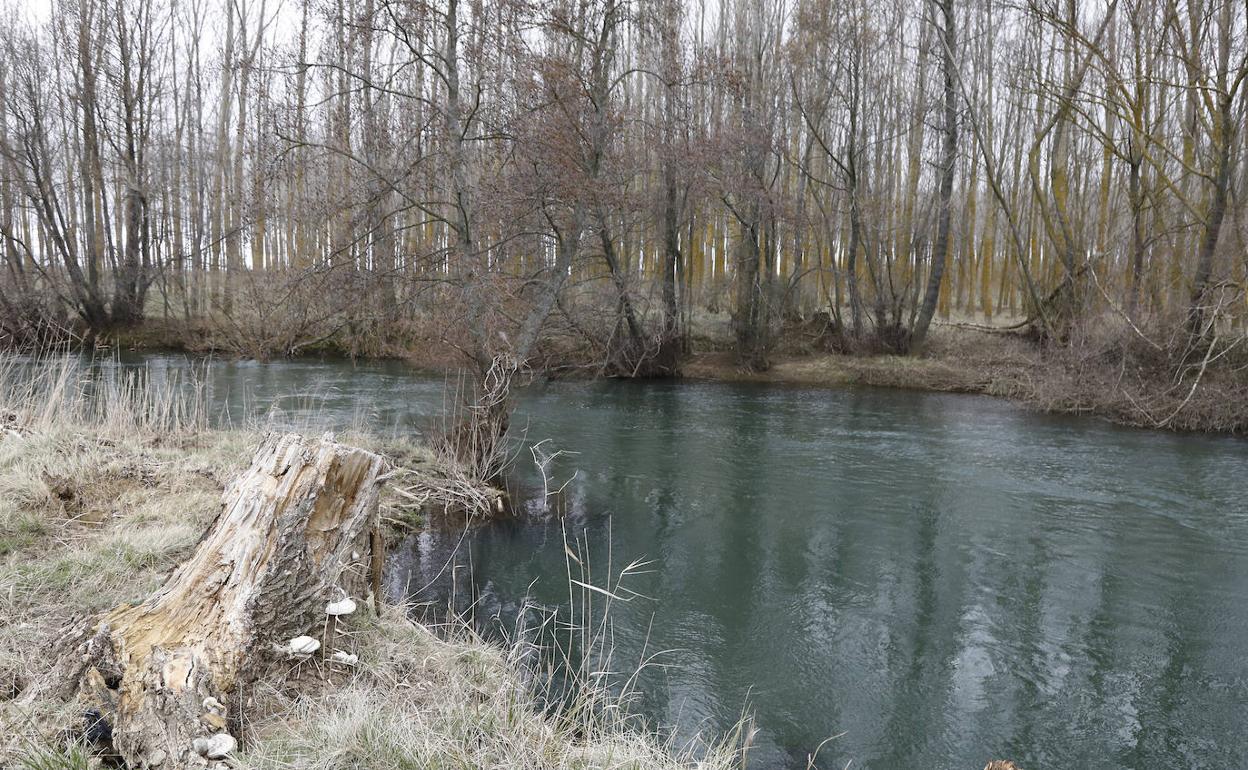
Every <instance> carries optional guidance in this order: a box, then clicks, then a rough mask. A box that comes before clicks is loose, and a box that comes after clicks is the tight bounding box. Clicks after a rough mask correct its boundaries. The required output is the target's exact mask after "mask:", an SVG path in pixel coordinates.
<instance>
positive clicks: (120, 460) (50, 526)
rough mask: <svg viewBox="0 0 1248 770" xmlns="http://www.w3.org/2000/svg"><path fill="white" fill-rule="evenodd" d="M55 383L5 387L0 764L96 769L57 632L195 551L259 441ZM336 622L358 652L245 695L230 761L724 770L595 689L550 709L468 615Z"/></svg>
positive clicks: (369, 443) (122, 598)
mask: <svg viewBox="0 0 1248 770" xmlns="http://www.w3.org/2000/svg"><path fill="white" fill-rule="evenodd" d="M58 381H60V380H58V379H57V378H55V377H52V378H49V380H48V381H47V382H44V383H42V384H36V385H35V386H34V387H33V388H32V387H27V388H25V389H24V390H23V389H22V388H21V387H14V386H12V383H5V384H6V385H8V387H5V388H0V613H3V616H4V619H5V622H4V623H3V624H0V725H2V726H3V731H2V732H0V766H3V767H15V766H16V767H28V768H35V767H38V768H41V770H55V769H58V768H66V769H68V768H75V769H76V768H86V767H89V766H95V764H96V760H92V759H91V758H90V757H89V755H88V752H87V751H86V750H85V749H84V748H83V746H82V744H81V742H80V741H81V738H82V733H83V728H84V720H83V712H84V708H85V707H86V704H85V703H83V702H80V701H79V700H78V699H77V696H71V697H69V698H67V699H63V698H62V697H60V696H59V695H58V694H57V693H55V692H54V689H53V688H52V686H51V685H52V684H53V682H54V680H55V677H54V674H53V671H54V664H55V663H56V662H57V658H58V656H59V655H60V653H61V652H63V650H64V644H63V642H64V637H65V633H66V629H68V628H70V627H71V626H72V625H73V624H74V623H76V622H77V621H78V620H80V619H82V618H85V617H89V616H92V615H94V614H97V613H100V612H103V611H105V610H107V609H109V608H110V607H113V606H116V605H118V604H121V603H134V602H138V601H140V600H142V599H143V598H144V597H146V596H147V595H149V594H150V593H151V592H152V591H154V590H155V589H156V588H157V587H158V586H160V585H161V584H162V582H163V581H164V579H165V578H166V577H167V575H168V574H169V572H170V571H171V570H172V568H173V567H174V566H175V565H177V564H179V563H180V562H181V561H182V560H184V559H185V558H187V556H188V555H189V554H190V553H191V552H192V550H193V549H194V547H195V545H196V543H197V542H198V540H199V538H200V536H201V534H202V533H203V532H204V530H205V528H206V527H207V526H208V524H209V523H210V522H211V521H212V519H213V518H214V516H215V515H216V513H217V511H218V510H219V508H220V500H221V495H222V491H223V489H224V487H225V485H226V483H227V482H228V481H229V480H230V479H231V478H233V477H234V475H235V474H237V473H238V472H239V471H240V470H241V469H242V468H243V467H244V466H245V465H246V463H247V461H248V460H249V458H250V457H251V453H252V451H253V450H254V448H255V445H256V444H257V443H258V442H259V440H260V438H261V436H260V435H259V433H258V432H256V431H254V430H248V429H239V430H212V429H208V428H207V427H205V426H204V425H203V424H201V423H198V422H197V421H196V419H195V418H194V416H193V414H194V413H193V410H191V409H189V408H187V407H186V406H185V405H182V406H178V405H176V403H175V402H174V401H173V400H170V398H168V397H166V396H160V395H151V394H148V395H142V396H139V394H134V393H130V394H124V393H117V392H114V393H112V394H111V395H110V396H107V397H105V398H103V399H101V397H100V396H99V395H98V394H97V395H95V396H92V397H91V399H90V401H91V403H90V404H84V403H82V399H79V398H77V397H76V396H74V395H73V394H71V393H67V392H58V386H57V385H56V383H57V382H58ZM49 386H50V387H49ZM136 397H137V398H141V399H142V400H141V401H136ZM105 403H107V404H110V405H109V406H104V404H105ZM58 405H59V406H58ZM162 405H163V406H162ZM88 407H89V408H88ZM88 414H93V415H94V416H93V417H90V418H88V417H86V415H88ZM343 440H346V441H350V442H352V443H355V444H358V445H362V446H365V447H366V448H369V449H371V450H373V451H377V452H380V453H384V454H385V455H386V456H387V457H389V458H391V459H392V461H393V462H396V463H405V464H407V465H408V466H409V467H410V466H411V465H412V464H413V463H416V464H420V463H421V462H422V458H423V459H425V460H427V459H428V458H429V457H430V455H429V453H428V452H427V451H426V450H424V449H423V448H421V447H419V446H414V445H410V444H406V443H403V442H395V441H380V440H378V439H376V438H374V437H371V436H368V435H355V436H350V437H343ZM382 505H383V515H386V517H387V518H388V519H390V520H391V521H392V522H393V521H395V520H396V519H398V518H401V515H400V514H399V512H398V511H397V508H398V507H401V505H400V502H399V501H396V500H394V499H389V500H387V499H385V498H384V497H383V501H382ZM340 633H341V635H342V638H343V639H344V640H348V641H349V644H350V646H351V649H352V651H353V654H355V655H358V664H357V665H356V666H355V667H353V668H350V669H346V670H338V671H329V670H319V669H318V670H315V671H311V670H309V671H307V672H305V673H304V675H302V676H299V677H291V676H290V675H289V674H290V672H281V675H277V674H276V673H275V675H274V676H273V677H272V679H271V680H263V681H262V682H261V684H260V686H258V687H256V688H255V691H254V692H253V693H252V694H251V695H250V697H249V698H248V700H247V702H246V704H245V706H244V709H243V711H244V720H243V721H244V724H243V725H242V728H243V729H242V733H243V734H242V735H241V738H242V740H243V743H242V749H241V753H240V754H239V755H238V756H237V757H236V758H235V760H236V761H234V762H233V765H232V766H235V767H244V768H273V769H274V770H276V769H277V768H316V767H326V766H329V765H332V766H337V767H427V766H462V767H473V768H477V767H482V768H484V767H584V768H607V767H610V768H617V767H632V768H636V770H650V769H651V768H655V769H656V770H657V769H658V768H673V769H674V768H694V767H699V768H707V769H708V770H713V769H714V768H721V767H728V766H729V764H730V756H729V755H728V754H727V753H726V752H724V753H721V752H716V751H712V752H711V753H710V754H709V758H705V759H700V760H699V759H695V758H694V757H693V756H692V755H690V754H686V753H682V752H681V751H677V750H675V749H674V748H673V747H671V746H668V745H665V744H664V743H663V742H662V741H661V740H660V739H659V738H658V737H657V736H655V735H654V734H651V733H647V732H644V731H637V730H632V729H628V728H627V727H626V726H624V725H623V722H622V720H616V719H613V718H610V717H609V716H604V713H605V714H609V713H610V712H609V710H607V711H606V712H604V711H603V709H602V708H600V707H605V706H608V705H610V704H609V703H608V702H606V701H602V700H601V698H603V697H604V696H603V695H602V694H601V693H598V692H596V691H593V690H591V689H589V688H587V689H586V692H585V693H584V699H585V701H586V702H584V703H581V704H578V705H580V706H582V708H580V709H577V710H569V711H566V712H557V713H553V714H552V713H550V712H545V713H544V712H543V711H542V709H541V708H540V706H539V697H540V693H537V692H535V691H534V689H533V687H532V686H531V685H530V684H529V680H528V677H527V676H526V672H525V668H524V663H525V656H526V655H527V654H531V652H532V651H531V650H528V649H520V648H517V649H516V650H507V649H503V648H500V647H496V646H493V645H490V644H487V643H485V642H484V641H482V640H481V639H479V638H477V637H476V636H475V635H474V634H472V633H471V631H470V630H469V629H468V628H466V627H458V626H457V627H454V628H441V629H430V628H427V627H424V626H422V625H419V624H417V623H414V622H412V621H411V620H409V618H408V616H407V614H406V612H405V611H404V608H403V607H400V606H397V605H386V606H384V607H383V609H382V612H381V614H380V616H377V615H374V614H373V613H372V612H357V613H355V615H354V616H353V620H352V621H351V622H350V623H349V624H347V626H346V627H345V628H343V629H342V630H341V632H340ZM595 699H598V700H596V701H595Z"/></svg>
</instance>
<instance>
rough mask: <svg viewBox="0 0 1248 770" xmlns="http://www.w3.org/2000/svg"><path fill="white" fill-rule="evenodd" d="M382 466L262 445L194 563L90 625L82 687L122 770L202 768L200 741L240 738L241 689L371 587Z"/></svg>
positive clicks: (328, 439) (289, 440)
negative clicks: (331, 608) (354, 594)
mask: <svg viewBox="0 0 1248 770" xmlns="http://www.w3.org/2000/svg"><path fill="white" fill-rule="evenodd" d="M383 467H384V462H383V460H382V458H381V457H379V456H378V455H375V454H373V453H371V452H366V451H364V450H361V449H356V448H352V447H348V446H343V445H341V444H338V443H335V442H334V441H333V438H332V436H329V435H326V436H325V437H323V438H321V439H308V438H304V437H302V436H298V435H294V434H288V435H274V436H269V437H268V438H266V439H265V441H264V443H263V444H262V445H261V446H260V448H259V449H258V450H257V452H256V455H255V458H254V459H253V460H252V463H251V467H250V468H248V469H247V470H246V471H245V472H244V473H243V474H242V475H241V476H239V477H238V478H237V479H236V480H235V481H234V482H233V483H231V484H230V486H229V487H228V488H227V489H226V492H225V495H224V504H223V506H222V510H221V512H220V513H219V514H218V515H217V517H216V519H215V520H214V521H213V523H212V525H211V526H210V527H209V528H208V531H207V532H206V534H205V535H204V537H203V538H202V539H201V540H200V542H199V545H198V546H197V547H196V550H195V553H194V554H193V555H192V556H191V557H190V559H188V560H187V561H186V562H184V563H183V564H182V565H181V566H180V567H178V568H177V570H175V571H174V573H173V574H172V575H171V576H170V577H169V579H168V580H167V581H166V582H165V584H164V586H162V587H161V588H160V589H159V590H157V591H156V592H155V593H154V594H152V596H150V597H149V598H148V599H147V600H145V601H144V602H142V603H141V604H138V605H134V606H128V605H123V606H119V607H116V608H115V609H113V610H111V611H109V612H107V613H105V614H104V615H103V616H102V617H100V618H98V619H97V620H96V621H95V624H94V626H93V627H91V628H90V629H89V630H88V631H87V632H86V634H85V641H83V642H82V643H81V644H80V645H79V646H78V648H77V651H76V656H77V658H76V660H75V661H74V669H75V671H76V672H77V683H78V686H79V688H80V691H81V692H82V693H83V694H84V696H85V697H86V698H87V699H88V700H92V701H94V702H95V704H96V705H97V707H98V710H99V713H100V714H101V715H102V716H103V717H104V719H105V720H107V722H108V725H109V726H111V728H112V736H113V746H114V748H115V750H116V751H117V752H118V753H119V754H120V755H121V756H122V758H123V759H124V760H125V761H126V763H127V764H128V766H129V767H130V768H134V769H135V770H138V769H139V768H149V769H152V770H155V769H157V768H183V767H195V766H202V765H204V764H206V763H207V761H208V760H206V759H204V758H203V757H202V756H201V754H202V753H203V749H204V741H202V740H201V741H200V743H199V746H198V748H197V747H196V746H194V745H193V744H194V742H195V741H196V739H207V738H209V737H210V736H213V735H219V734H221V733H232V734H233V735H235V736H237V735H238V734H239V733H238V721H239V706H240V705H241V704H240V703H239V701H240V700H241V697H240V691H241V690H242V689H243V688H245V687H246V685H248V684H250V683H252V682H254V681H255V680H256V679H257V678H258V677H259V676H260V675H261V674H263V673H264V672H265V671H266V670H267V669H268V668H270V667H271V666H272V665H273V664H274V663H275V661H276V660H277V659H278V658H280V657H281V656H282V655H283V653H282V652H281V651H280V650H281V649H282V647H283V646H284V645H286V644H287V643H288V642H289V640H290V639H291V638H292V637H295V636H298V635H300V634H305V633H308V632H309V631H311V630H313V629H314V628H316V627H318V626H319V624H320V623H322V622H323V621H324V619H325V607H326V604H327V603H328V602H330V601H333V600H336V599H339V598H341V597H342V596H343V593H344V590H346V591H349V590H351V589H352V588H355V589H362V588H363V587H364V586H366V585H367V572H368V569H369V566H370V565H369V547H368V545H369V543H368V537H369V533H370V530H372V529H373V528H374V527H375V525H376V516H377V496H378V491H379V489H380V487H381V483H382V470H383ZM327 652H331V653H332V650H331V651H327ZM223 740H225V742H226V743H227V744H228V743H229V742H230V739H223ZM215 745H219V744H215Z"/></svg>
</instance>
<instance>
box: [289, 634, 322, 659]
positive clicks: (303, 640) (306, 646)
mask: <svg viewBox="0 0 1248 770" xmlns="http://www.w3.org/2000/svg"><path fill="white" fill-rule="evenodd" d="M287 649H289V650H290V654H291V655H311V654H312V653H314V652H316V651H317V650H319V649H321V643H320V642H318V641H317V640H316V639H313V638H312V637H310V636H296V637H295V638H294V639H291V640H290V644H289V645H288V646H287Z"/></svg>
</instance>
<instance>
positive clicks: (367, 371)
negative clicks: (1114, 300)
mask: <svg viewBox="0 0 1248 770" xmlns="http://www.w3.org/2000/svg"><path fill="white" fill-rule="evenodd" d="M139 364H142V365H143V366H144V367H145V368H146V371H148V372H149V373H150V376H152V377H156V378H159V377H163V376H166V374H167V373H168V372H172V371H181V370H183V369H185V368H186V367H187V363H186V360H185V359H182V358H178V357H171V356H149V357H144V358H142V359H136V360H127V361H126V362H125V364H124V365H126V366H134V365H139ZM116 365H117V364H116V363H114V364H111V365H109V366H111V367H115V366H116ZM106 368H107V367H106ZM206 372H207V373H206V375H204V377H203V382H204V386H205V388H206V393H207V395H208V397H209V399H210V400H211V401H212V403H213V404H214V405H215V409H216V410H217V411H218V412H221V411H223V410H226V409H227V408H228V412H229V414H230V416H231V417H234V418H242V417H244V416H248V415H255V414H260V413H265V412H267V413H269V415H270V419H273V420H275V421H277V422H283V421H293V422H296V423H299V422H301V421H302V422H303V423H304V424H307V423H311V424H313V425H318V426H319V425H320V424H324V425H326V426H332V425H342V424H348V423H356V424H362V425H366V426H369V427H372V428H374V429H376V430H381V431H386V432H389V431H395V432H409V431H414V430H415V431H419V430H423V429H425V428H427V427H428V426H429V425H430V424H431V423H432V422H433V421H434V419H435V415H437V414H438V413H439V412H440V410H441V408H442V405H443V398H442V391H443V386H444V380H443V379H442V378H440V377H433V378H431V377H428V376H424V375H421V374H419V373H415V372H413V371H411V370H410V369H407V368H405V367H404V366H402V365H399V364H370V365H367V366H354V367H353V366H352V365H350V364H349V363H345V362H314V361H294V362H283V363H272V364H266V365H261V364H255V363H245V362H212V363H210V364H208V366H207V370H206ZM274 408H275V409H274ZM513 427H514V428H516V429H518V430H519V431H520V432H522V433H523V435H524V436H525V437H527V441H528V442H529V443H532V442H535V441H538V440H541V439H549V440H550V441H549V442H548V443H546V444H543V445H542V447H541V448H542V449H543V450H547V451H552V452H553V451H554V450H556V449H557V450H562V451H563V452H564V453H565V454H563V455H561V456H559V457H558V458H556V459H555V460H553V461H552V462H551V463H550V465H549V467H548V468H547V474H546V475H547V477H548V479H549V481H550V484H551V485H552V486H555V487H562V492H561V493H560V494H558V495H552V496H550V497H548V498H547V497H543V495H542V493H541V480H542V479H541V474H539V473H538V472H537V470H536V468H535V467H534V463H533V461H532V459H531V457H532V454H531V452H529V451H527V450H523V451H521V452H520V453H519V454H518V455H517V462H516V467H515V471H514V473H513V478H514V483H515V485H516V489H517V495H518V498H519V508H520V509H521V515H519V516H518V517H517V519H516V520H514V521H508V522H504V523H500V524H496V525H491V526H488V527H485V528H482V529H479V530H476V531H473V532H471V533H467V534H465V533H461V532H434V531H429V532H425V533H422V534H421V535H419V536H417V537H414V538H413V539H412V541H411V542H410V543H408V544H406V545H405V546H404V547H402V548H400V549H399V550H398V552H397V553H396V558H395V560H394V564H393V565H392V568H391V570H390V574H389V577H388V580H389V583H390V587H391V590H392V592H393V593H395V594H399V595H402V594H404V593H407V594H409V595H411V596H412V598H414V599H415V600H417V601H420V602H429V603H431V604H433V605H434V606H438V605H441V606H443V607H445V606H446V605H447V604H448V602H452V601H453V602H454V603H455V605H456V607H457V609H459V610H460V611H464V612H467V611H468V608H469V607H471V612H472V615H473V617H474V618H475V621H476V622H477V623H478V625H479V626H480V627H481V628H482V629H483V630H484V631H485V632H486V633H494V632H495V631H498V632H499V633H502V632H503V631H505V630H510V629H514V627H515V624H516V621H517V618H518V617H520V615H521V612H522V608H524V607H526V606H530V607H534V608H536V611H539V612H540V611H546V612H553V613H560V612H565V613H566V611H567V609H568V603H569V584H568V559H567V557H566V551H565V542H566V543H571V545H572V546H573V550H574V551H576V550H578V549H579V552H580V553H581V556H582V558H583V560H584V561H585V563H586V564H588V565H590V566H591V567H592V569H593V570H594V576H593V578H592V580H591V581H589V582H593V583H595V584H596V585H606V583H607V581H608V576H609V575H611V574H612V573H614V572H618V571H619V570H620V569H621V568H622V567H624V565H626V564H628V563H629V562H631V561H633V560H635V559H644V560H647V562H648V564H647V565H646V567H645V568H644V569H642V570H639V571H638V572H639V574H636V575H633V576H631V577H630V578H629V579H627V580H626V581H625V587H626V588H627V589H630V590H631V591H635V592H636V594H637V596H635V597H634V598H632V599H631V600H630V601H628V602H618V603H616V604H615V605H614V607H613V609H612V624H611V629H612V636H611V640H612V647H613V650H614V653H613V663H614V666H615V668H616V669H618V670H629V669H630V668H635V667H636V665H637V663H638V662H639V661H641V660H642V659H643V658H646V657H647V656H649V655H651V654H655V653H658V654H657V656H656V657H654V658H653V660H652V665H650V666H648V667H647V668H645V669H644V670H643V672H642V674H641V675H640V677H639V680H638V687H639V696H638V699H637V701H636V704H635V705H636V707H637V708H638V709H639V711H640V712H641V713H643V714H644V715H646V717H648V718H649V719H650V720H651V722H652V723H653V724H655V725H657V726H660V727H662V728H664V729H667V730H671V731H673V732H674V734H675V739H676V740H677V741H678V742H679V741H685V740H688V739H689V738H690V736H692V735H694V734H695V733H697V732H699V731H703V732H706V733H709V734H714V733H715V732H716V731H722V730H724V729H726V728H728V727H730V726H731V725H733V724H734V723H736V722H737V721H738V720H739V719H740V718H741V716H742V714H743V712H748V713H749V714H751V715H752V716H753V720H754V726H755V728H756V729H757V733H756V736H755V738H754V741H753V747H752V749H751V752H750V755H749V757H750V760H749V766H750V767H751V768H805V767H806V762H807V756H808V755H809V754H810V753H812V752H814V751H815V750H816V747H819V746H820V744H822V748H821V749H820V750H819V754H818V759H817V760H816V765H817V766H818V767H821V768H843V767H845V766H846V764H847V763H852V764H850V767H854V768H857V767H866V768H924V769H928V768H971V769H973V770H977V769H978V768H981V767H983V765H984V763H985V762H986V761H987V760H988V759H991V758H1003V757H1004V758H1011V759H1014V760H1015V761H1017V762H1019V764H1020V765H1021V766H1023V767H1024V768H1027V769H1028V770H1038V769H1040V768H1076V767H1096V768H1117V767H1122V768H1187V767H1209V768H1239V767H1248V731H1245V729H1244V727H1243V725H1244V720H1245V718H1246V717H1248V604H1246V602H1245V596H1246V595H1248V473H1246V471H1248V444H1246V443H1244V442H1243V441H1241V440H1235V439H1227V438H1210V437H1201V436H1183V435H1172V434H1165V433H1157V432H1149V431H1138V430H1128V429H1121V428H1116V427H1113V426H1110V425H1107V424H1104V423H1102V422H1099V421H1095V420H1090V419H1074V418H1067V417H1054V416H1046V415H1038V414H1031V413H1028V412H1026V411H1023V410H1021V409H1019V408H1017V407H1014V406H1012V405H1010V404H1007V403H1004V402H1000V401H995V400H991V399H988V398H982V397H972V396H955V395H936V394H925V393H915V392H903V391H888V390H865V389H864V390H809V389H797V388H776V387H762V386H747V385H724V384H702V383H671V382H669V383H650V384H645V383H623V382H578V383H566V382H565V383H550V384H545V385H535V386H532V387H530V388H528V389H526V391H525V392H524V393H523V396H522V397H521V399H520V402H519V408H518V412H517V415H516V417H515V419H514V420H513ZM552 510H553V511H557V512H559V513H561V514H562V516H561V517H551V516H549V515H547V514H548V513H549V512H550V511H552ZM585 544H587V545H585ZM448 565H449V566H448ZM610 579H611V580H612V581H613V580H614V578H610ZM621 593H623V592H621ZM582 595H583V592H581V593H580V594H575V595H574V596H573V602H574V603H579V602H580V601H581V598H582ZM599 599H601V597H599ZM599 604H601V601H599ZM833 736H835V737H833ZM829 738H831V739H830V740H826V741H825V739H829Z"/></svg>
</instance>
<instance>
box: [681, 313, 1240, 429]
mask: <svg viewBox="0 0 1248 770" xmlns="http://www.w3.org/2000/svg"><path fill="white" fill-rule="evenodd" d="M1170 326H1173V324H1171V325H1170ZM1163 342H1164V340H1163ZM1206 353H1210V355H1209V356H1207V357H1206V356H1204V355H1198V354H1192V355H1189V356H1188V360H1187V361H1186V363H1182V362H1181V361H1180V362H1179V363H1178V364H1177V365H1176V361H1178V360H1179V359H1180V356H1178V355H1176V354H1174V352H1173V351H1171V350H1168V349H1167V348H1166V346H1165V345H1164V344H1161V343H1158V344H1157V347H1156V348H1155V347H1153V345H1152V344H1150V343H1149V342H1147V341H1145V340H1144V338H1142V337H1141V336H1140V335H1139V334H1137V333H1136V331H1135V330H1133V329H1131V328H1128V327H1126V326H1125V325H1124V324H1121V323H1117V322H1115V320H1114V319H1112V318H1101V319H1098V320H1097V322H1096V323H1089V324H1087V326H1086V328H1085V329H1084V330H1082V331H1081V332H1079V333H1078V334H1077V335H1075V336H1074V337H1073V338H1072V339H1071V340H1070V341H1069V342H1068V343H1066V344H1062V345H1056V344H1049V345H1042V344H1040V343H1037V342H1035V341H1033V340H1029V339H1026V338H1023V337H1020V336H1018V335H1015V334H1006V333H1002V332H985V331H979V330H974V329H968V328H964V327H960V326H956V325H938V326H935V327H933V331H932V334H931V336H930V337H929V342H928V346H927V350H926V351H925V353H924V355H922V356H895V355H876V356H852V355H842V354H838V353H812V354H807V355H778V356H776V357H775V359H774V361H773V364H772V367H771V368H770V369H769V370H767V371H765V372H746V371H742V370H741V369H740V368H739V367H738V366H737V364H736V359H735V357H734V356H733V354H731V353H727V352H720V353H703V354H700V355H697V356H694V357H693V358H692V359H691V360H690V361H689V362H687V363H686V365H685V366H684V369H683V371H684V374H685V375H686V376H688V377H692V378H695V379H715V380H729V381H749V382H766V383H776V384H781V383H787V384H797V385H808V386H814V387H843V386H853V385H869V386H880V387H891V388H909V389H915V390H927V391H938V392H956V393H983V394H987V395H992V396H999V397H1002V398H1008V399H1011V400H1013V401H1016V402H1018V403H1020V404H1022V405H1024V406H1027V407H1029V408H1032V409H1037V410H1039V411H1045V412H1054V413H1067V414H1085V415H1089V416H1096V417H1101V418H1104V419H1108V420H1111V421H1113V422H1117V423H1121V424H1124V425H1132V426H1136V427H1145V428H1161V429H1168V430H1180V431H1209V432H1220V433H1231V434H1244V433H1248V341H1245V338H1244V337H1242V336H1239V337H1233V336H1231V335H1225V336H1223V337H1221V338H1219V339H1218V340H1217V341H1216V345H1215V346H1213V347H1211V348H1210V349H1208V350H1206ZM1206 358H1208V359H1209V365H1208V366H1202V365H1203V364H1205V361H1206Z"/></svg>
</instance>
